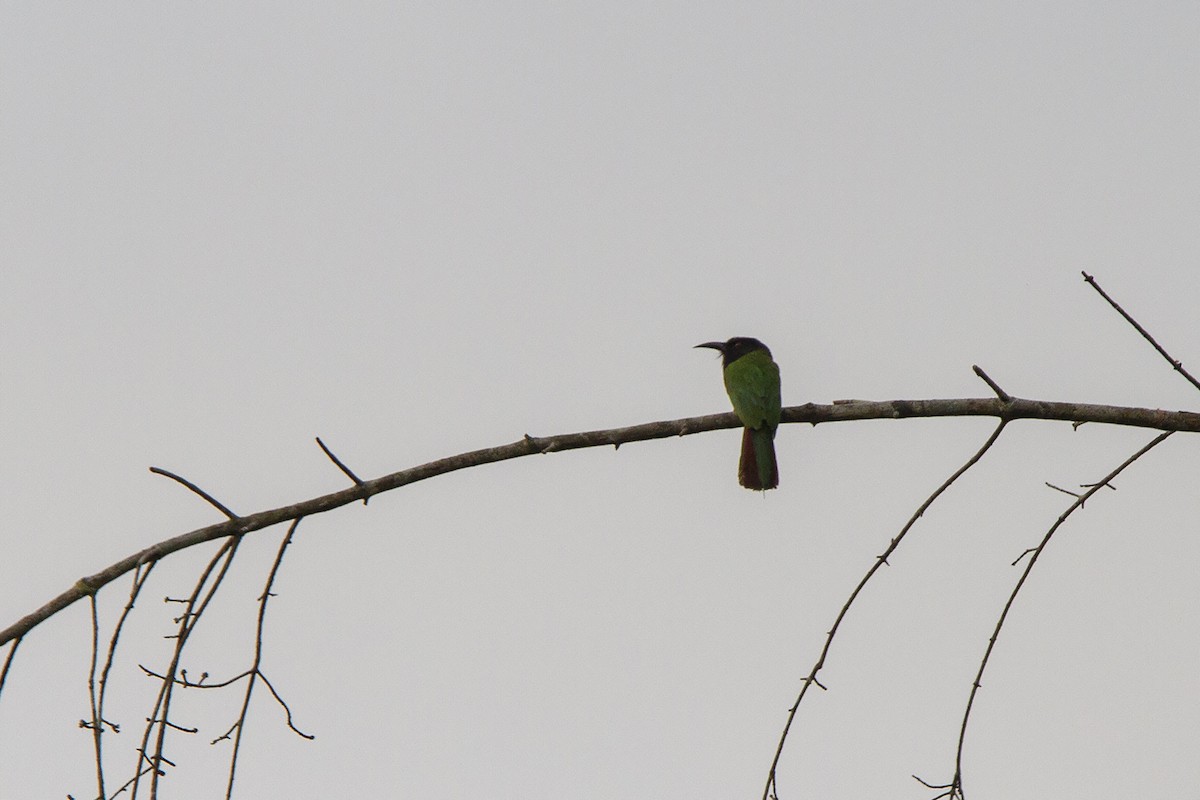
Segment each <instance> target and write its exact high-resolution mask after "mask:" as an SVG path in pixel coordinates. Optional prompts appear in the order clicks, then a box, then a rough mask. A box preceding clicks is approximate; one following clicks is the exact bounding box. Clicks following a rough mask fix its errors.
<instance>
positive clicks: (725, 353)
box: [696, 336, 771, 367]
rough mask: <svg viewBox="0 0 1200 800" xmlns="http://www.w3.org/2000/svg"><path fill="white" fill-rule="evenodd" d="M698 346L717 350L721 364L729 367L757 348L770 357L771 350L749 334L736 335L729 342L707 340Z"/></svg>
mask: <svg viewBox="0 0 1200 800" xmlns="http://www.w3.org/2000/svg"><path fill="white" fill-rule="evenodd" d="M696 347H707V348H710V349H712V350H717V351H719V352H720V353H721V356H722V363H721V366H723V367H728V366H729V365H730V364H732V363H733V362H734V361H737V360H738V359H739V358H741V357H742V356H744V355H746V354H747V353H753V352H754V351H755V350H762V351H764V352H766V354H767V356H768V357H770V355H771V351H770V350H769V349H767V346H766V345H765V344H763V343H762V342H760V341H759V340H758V339H753V338H751V337H749V336H735V337H733V338H732V339H730V340H729V341H727V342H705V343H704V344H698V345H696Z"/></svg>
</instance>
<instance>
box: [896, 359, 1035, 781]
mask: <svg viewBox="0 0 1200 800" xmlns="http://www.w3.org/2000/svg"><path fill="white" fill-rule="evenodd" d="M971 370H972V371H974V373H975V374H976V375H978V376H979V377H980V378H981V379H982V380H983V382H984V383H986V384H987V385H988V386H990V387H991V389H992V391H993V392H995V393H996V396H997V397H999V398H1000V399H1001V400H1002V401H1003V402H1005V403H1007V402H1009V401H1010V400H1012V396H1011V395H1010V394H1009V393H1008V392H1006V391H1004V390H1003V389H1001V388H1000V385H999V384H998V383H996V382H995V381H994V380H992V379H991V377H989V376H988V374H987V373H986V372H984V371H983V370H982V369H981V368H980V367H979V365H978V364H972V365H971ZM918 780H919V779H918Z"/></svg>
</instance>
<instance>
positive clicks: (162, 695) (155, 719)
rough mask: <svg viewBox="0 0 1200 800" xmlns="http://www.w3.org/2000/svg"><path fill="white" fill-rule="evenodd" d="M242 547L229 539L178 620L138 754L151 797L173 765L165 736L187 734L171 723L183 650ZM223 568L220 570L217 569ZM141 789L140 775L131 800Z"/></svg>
mask: <svg viewBox="0 0 1200 800" xmlns="http://www.w3.org/2000/svg"><path fill="white" fill-rule="evenodd" d="M240 543H241V536H231V537H229V538H228V539H227V540H226V541H225V542H224V543H223V544H222V545H221V547H220V548H219V549H218V550H217V552H216V553H215V554H214V555H213V556H212V558H211V559H209V561H208V564H207V565H206V566H205V568H204V570H203V571H202V572H201V573H200V577H199V578H198V579H197V581H196V586H195V588H194V589H193V590H192V594H191V596H190V597H189V598H188V599H187V607H186V609H185V610H184V613H183V614H182V615H181V616H180V617H179V629H178V632H177V633H176V635H175V647H174V650H173V652H172V654H171V663H170V664H169V666H168V668H167V670H166V678H167V680H164V681H163V682H162V687H161V688H160V689H159V692H158V697H157V699H156V700H155V702H154V706H153V708H152V709H151V712H150V715H149V717H148V718H147V720H146V727H145V729H144V730H143V733H142V743H141V747H140V748H139V750H138V752H139V753H140V754H141V757H142V758H145V759H148V760H149V761H150V763H151V765H152V766H153V770H151V776H150V797H151V798H155V797H157V796H158V779H159V778H160V777H161V776H162V775H163V774H165V773H163V771H162V768H161V765H162V764H163V763H167V764H170V763H171V762H170V761H169V760H168V759H167V758H166V757H165V756H164V755H163V748H164V746H165V744H166V732H167V730H168V729H169V728H174V729H176V730H188V729H185V728H180V727H179V726H177V725H173V724H172V723H171V722H170V720H169V715H170V707H171V698H172V696H173V691H174V688H175V685H176V681H175V679H174V678H175V674H176V673H177V672H178V671H179V661H180V659H181V658H182V657H183V648H184V646H185V645H186V644H187V641H188V638H189V637H190V636H191V634H192V631H193V630H195V627H196V625H197V624H198V623H199V622H200V618H201V616H202V615H203V614H204V611H205V609H207V608H208V604H209V601H211V600H212V598H213V595H214V594H215V593H216V591H217V588H218V587H219V586H220V585H221V582H222V581H223V580H224V578H225V575H226V574H227V573H228V571H229V565H230V564H231V563H232V562H233V557H234V556H235V555H236V554H237V550H238V545H239V544H240ZM218 564H220V569H219V570H218V569H217V565H218ZM214 571H215V572H216V576H215V577H213V580H212V583H211V586H209V589H208V592H207V593H206V594H205V595H204V598H203V599H202V600H201V599H200V595H201V593H202V592H203V591H204V587H205V586H206V585H208V584H209V578H210V577H212V576H213V573H214ZM155 726H157V727H158V736H157V737H156V738H155V745H154V754H153V755H148V754H147V752H146V750H147V748H148V746H149V744H150V737H151V735H153V733H154V728H155ZM140 785H141V782H140V775H138V776H135V777H134V779H133V784H132V790H133V791H132V797H133V798H136V797H137V793H138V789H139V787H140Z"/></svg>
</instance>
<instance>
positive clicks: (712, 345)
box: [693, 342, 725, 353]
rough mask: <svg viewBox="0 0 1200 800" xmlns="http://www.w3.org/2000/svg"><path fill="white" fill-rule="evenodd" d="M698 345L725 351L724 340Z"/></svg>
mask: <svg viewBox="0 0 1200 800" xmlns="http://www.w3.org/2000/svg"><path fill="white" fill-rule="evenodd" d="M696 347H707V348H709V349H711V350H716V351H718V352H721V353H724V352H725V343H724V342H705V343H704V344H698V345H696ZM693 349H694V348H693Z"/></svg>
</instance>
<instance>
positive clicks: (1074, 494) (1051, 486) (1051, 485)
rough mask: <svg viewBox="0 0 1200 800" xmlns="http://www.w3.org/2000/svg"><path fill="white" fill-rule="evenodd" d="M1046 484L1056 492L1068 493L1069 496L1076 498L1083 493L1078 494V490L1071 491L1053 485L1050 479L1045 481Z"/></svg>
mask: <svg viewBox="0 0 1200 800" xmlns="http://www.w3.org/2000/svg"><path fill="white" fill-rule="evenodd" d="M1046 485H1047V486H1049V487H1050V488H1051V489H1053V490H1054V491H1056V492H1062V493H1063V494H1069V495H1071V497H1074V498H1075V499H1076V500H1078V499H1079V498H1080V497H1082V496H1083V495H1081V494H1079V493H1078V492H1072V491H1071V490H1070V489H1064V488H1062V487H1061V486H1055V485H1054V484H1053V483H1051V482H1050V481H1046Z"/></svg>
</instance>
